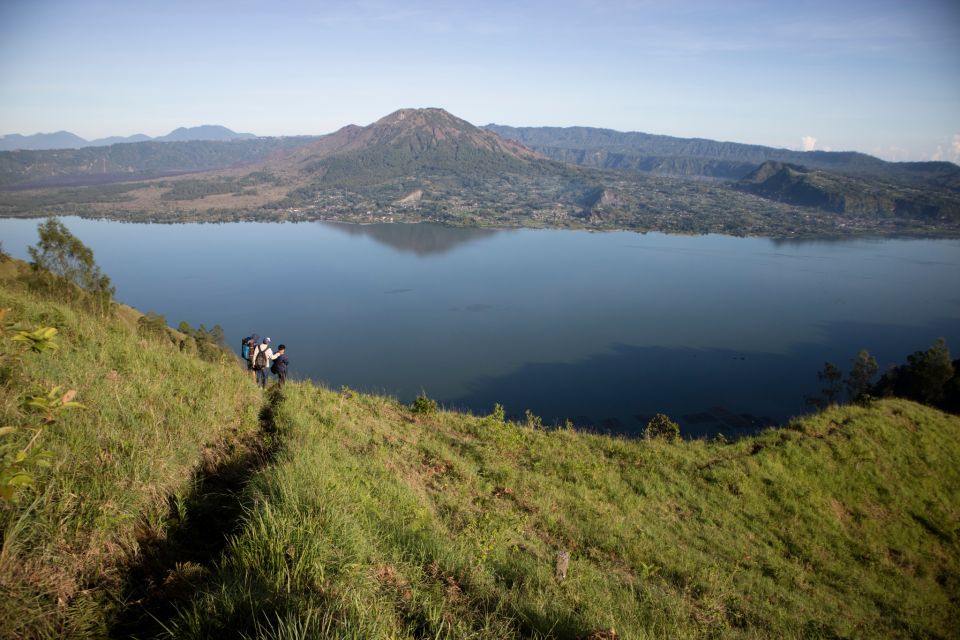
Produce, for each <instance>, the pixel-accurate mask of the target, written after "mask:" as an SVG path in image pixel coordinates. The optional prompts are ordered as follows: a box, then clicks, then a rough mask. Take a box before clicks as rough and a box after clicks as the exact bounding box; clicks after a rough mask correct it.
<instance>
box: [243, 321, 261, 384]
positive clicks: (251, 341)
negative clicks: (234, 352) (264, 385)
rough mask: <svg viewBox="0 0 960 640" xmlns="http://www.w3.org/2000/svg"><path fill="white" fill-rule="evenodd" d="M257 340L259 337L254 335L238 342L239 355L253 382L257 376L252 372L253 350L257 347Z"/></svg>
mask: <svg viewBox="0 0 960 640" xmlns="http://www.w3.org/2000/svg"><path fill="white" fill-rule="evenodd" d="M259 339H260V336H258V335H257V334H255V333H254V334H253V335H249V336H247V337H246V338H244V339H243V340H241V341H240V355H241V357H242V358H243V361H244V362H246V363H247V371H249V372H250V377H251V378H253V379H254V381H256V379H257V374H256V372H255V371H254V370H253V348H254V347H256V346H257V340H259Z"/></svg>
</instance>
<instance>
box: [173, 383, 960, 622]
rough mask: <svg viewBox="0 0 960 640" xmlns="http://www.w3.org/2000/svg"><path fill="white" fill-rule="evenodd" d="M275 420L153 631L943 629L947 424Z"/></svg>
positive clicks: (319, 413)
mask: <svg viewBox="0 0 960 640" xmlns="http://www.w3.org/2000/svg"><path fill="white" fill-rule="evenodd" d="M274 424H275V426H276V428H277V429H278V430H279V431H278V433H279V434H281V437H282V438H283V441H284V442H285V451H284V452H283V453H282V454H280V455H279V456H278V458H277V460H276V461H275V463H274V464H273V465H271V466H270V467H268V468H266V469H264V470H262V471H261V472H260V474H259V475H258V476H257V477H256V478H255V481H254V482H253V483H252V484H251V486H250V487H249V489H248V491H249V495H248V504H251V505H252V507H251V508H250V511H249V513H248V514H247V516H246V519H245V524H244V526H243V528H242V530H241V531H240V532H239V533H238V535H237V536H235V537H234V538H233V540H232V542H231V544H230V545H229V547H228V549H227V550H226V552H225V554H224V556H223V558H222V560H221V561H220V563H219V566H218V568H217V570H216V572H215V574H214V577H213V579H212V581H211V582H210V583H209V584H208V585H207V586H206V588H205V589H204V591H203V593H202V594H201V595H200V596H199V597H195V598H194V601H193V603H192V604H190V605H189V606H186V607H185V608H184V609H183V610H182V611H181V613H180V615H179V616H177V617H175V618H174V619H172V620H168V621H165V625H166V627H167V630H168V632H169V634H170V635H171V636H172V637H178V638H179V637H217V636H223V635H224V634H227V635H237V634H245V636H244V637H270V638H298V637H299V638H305V637H344V638H347V637H349V638H506V637H531V638H545V637H556V638H585V637H590V638H613V637H620V638H659V637H681V638H682V637H753V638H769V637H778V636H782V637H790V638H792V637H931V638H938V637H942V638H947V637H957V635H958V634H960V619H958V615H957V612H958V610H960V608H958V602H957V594H960V542H958V526H960V469H958V467H957V465H956V460H957V459H958V454H960V444H958V438H957V436H958V435H960V419H958V418H957V417H953V416H948V415H945V414H942V413H940V412H938V411H936V410H932V409H929V408H925V407H922V406H920V405H916V404H913V403H910V402H906V401H898V400H888V401H882V402H877V403H875V404H874V405H873V406H871V407H869V408H859V407H840V408H831V409H829V410H828V411H826V412H825V413H823V414H821V415H818V416H815V417H812V418H809V419H804V420H801V421H798V422H796V423H794V424H791V425H790V426H789V427H788V428H786V429H781V430H772V431H769V432H766V433H764V434H762V435H760V436H758V437H756V438H748V439H744V440H741V441H738V442H736V443H734V444H714V443H707V442H702V441H697V442H681V443H676V444H670V443H668V442H666V441H660V440H658V441H631V440H626V439H620V438H612V437H606V436H596V435H590V434H584V433H577V432H574V431H569V430H558V431H545V430H542V429H538V428H533V427H530V426H526V425H516V424H510V423H507V424H504V423H502V422H499V421H498V420H497V419H496V418H494V417H488V418H475V417H470V416H464V415H461V414H455V413H445V412H441V413H437V414H429V415H423V414H414V413H411V411H410V410H408V409H407V408H406V407H404V406H401V405H399V404H397V403H396V402H395V401H393V400H390V399H385V398H378V397H371V396H363V395H356V394H353V393H352V392H349V391H348V392H344V393H336V392H332V391H328V390H324V389H319V388H316V387H314V386H312V385H309V384H291V385H289V386H288V388H287V390H286V391H285V392H284V396H283V397H282V399H278V403H277V406H276V407H275V415H274ZM560 551H566V552H568V553H569V557H570V559H569V569H568V572H567V575H566V578H565V579H562V580H561V579H559V578H558V577H557V575H556V574H557V566H556V565H557V557H558V552H560Z"/></svg>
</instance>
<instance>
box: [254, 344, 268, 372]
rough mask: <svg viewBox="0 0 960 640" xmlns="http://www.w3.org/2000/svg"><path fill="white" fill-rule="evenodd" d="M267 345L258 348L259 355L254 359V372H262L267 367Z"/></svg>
mask: <svg viewBox="0 0 960 640" xmlns="http://www.w3.org/2000/svg"><path fill="white" fill-rule="evenodd" d="M264 346H265V345H260V346H259V347H257V355H255V356H254V357H253V370H254V371H260V370H261V369H263V368H264V367H266V366H267V354H266V349H265V348H264Z"/></svg>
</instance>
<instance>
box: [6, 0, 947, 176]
mask: <svg viewBox="0 0 960 640" xmlns="http://www.w3.org/2000/svg"><path fill="white" fill-rule="evenodd" d="M423 106H439V107H443V108H445V109H447V110H448V111H450V112H452V113H454V114H455V115H458V116H460V117H463V118H465V119H467V120H469V121H470V122H473V123H475V124H487V123H490V122H496V123H500V124H511V125H517V126H539V125H553V126H569V125H584V126H596V127H608V128H612V129H619V130H623V131H646V132H650V133H662V134H668V135H676V136H683V137H693V136H698V137H705V138H712V139H718V140H733V141H737V142H749V143H758V144H767V145H772V146H780V147H789V148H816V149H832V150H848V149H854V150H858V151H865V152H867V153H872V154H875V155H879V156H881V157H884V158H887V159H894V160H928V159H931V158H937V159H947V160H953V161H954V162H956V161H958V160H960V2H958V1H957V0H936V1H934V0H913V1H904V2H887V1H884V0H875V1H869V2H868V1H860V0H833V1H830V2H819V1H815V2H803V1H801V0H795V1H794V2H789V3H787V2H751V1H741V0H727V1H721V0H718V1H715V2H683V1H682V0H677V1H675V2H662V1H660V0H609V1H608V0H571V1H567V0H552V1H548V2H499V1H487V2H455V1H450V2H385V1H381V0H368V1H362V2H323V1H319V2H282V1H276V2H260V1H252V0H239V1H233V2H203V1H202V0H193V1H191V2H181V1H179V0H167V1H164V2H155V1H151V2H146V1H138V0H126V1H124V2H113V1H103V2H100V1H82V0H72V1H68V2H61V1H55V0H0V133H24V134H30V133H36V132H41V131H42V132H49V131H56V130H60V129H66V130H69V131H72V132H74V133H76V134H78V135H81V136H83V137H85V138H95V137H102V136H107V135H130V134H133V133H146V134H148V135H162V134H165V133H167V132H169V131H170V130H172V129H174V128H176V127H178V126H193V125H198V124H223V125H225V126H228V127H230V128H232V129H234V130H237V131H249V132H252V133H256V134H258V135H287V134H300V133H303V134H322V133H328V132H330V131H334V130H336V129H337V128H339V127H341V126H344V125H346V124H350V123H355V124H361V125H362V124H368V123H370V122H372V121H374V120H376V119H378V118H380V117H381V116H383V115H386V114H387V113H389V112H391V111H393V110H395V109H398V108H401V107H423Z"/></svg>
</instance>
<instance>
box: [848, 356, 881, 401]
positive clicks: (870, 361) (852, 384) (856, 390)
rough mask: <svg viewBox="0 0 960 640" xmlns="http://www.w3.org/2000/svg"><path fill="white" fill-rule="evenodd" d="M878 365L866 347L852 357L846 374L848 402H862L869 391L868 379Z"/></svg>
mask: <svg viewBox="0 0 960 640" xmlns="http://www.w3.org/2000/svg"><path fill="white" fill-rule="evenodd" d="M879 370H880V367H879V366H878V365H877V360H876V359H875V358H874V357H873V356H871V355H870V353H869V352H868V351H867V350H866V349H861V350H860V353H858V354H857V357H856V358H854V359H853V365H852V366H851V368H850V375H849V376H847V395H848V397H849V398H850V402H863V401H864V400H866V398H867V396H868V392H869V391H870V381H871V380H872V379H873V377H874V376H875V375H877V371H879Z"/></svg>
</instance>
